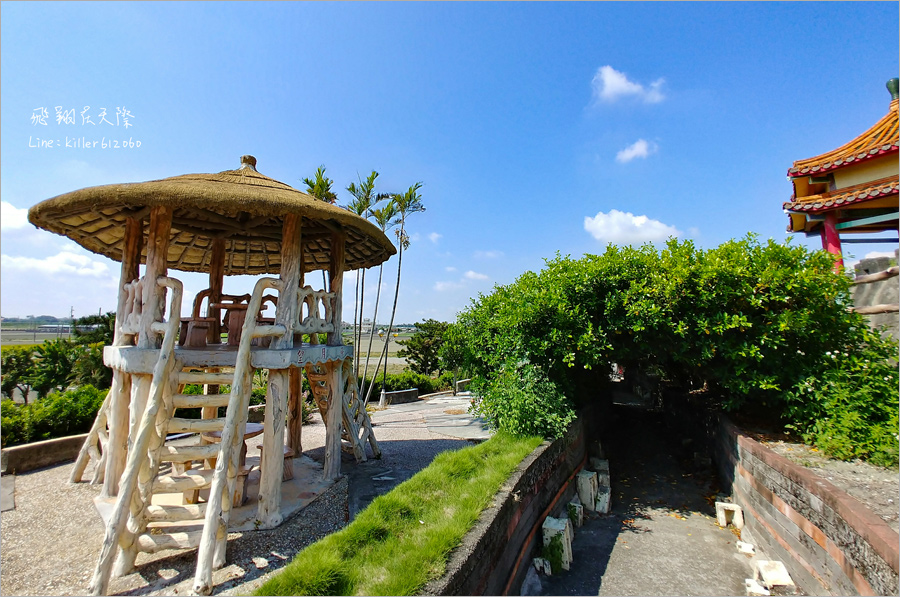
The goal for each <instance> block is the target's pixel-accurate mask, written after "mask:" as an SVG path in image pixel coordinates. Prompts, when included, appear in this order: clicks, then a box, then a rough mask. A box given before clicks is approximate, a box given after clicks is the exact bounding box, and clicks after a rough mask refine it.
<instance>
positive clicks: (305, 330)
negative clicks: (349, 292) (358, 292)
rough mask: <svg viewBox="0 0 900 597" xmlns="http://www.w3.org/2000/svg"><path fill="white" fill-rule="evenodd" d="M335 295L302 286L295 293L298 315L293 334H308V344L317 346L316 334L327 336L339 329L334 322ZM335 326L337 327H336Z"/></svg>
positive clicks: (338, 324)
mask: <svg viewBox="0 0 900 597" xmlns="http://www.w3.org/2000/svg"><path fill="white" fill-rule="evenodd" d="M335 296H336V295H335V293H333V292H325V291H324V290H313V289H312V287H310V286H304V287H303V288H300V289H299V290H298V291H297V299H298V300H297V303H298V313H297V319H296V320H295V322H294V332H295V333H298V334H309V342H310V344H318V343H319V339H318V338H317V336H316V334H329V333H332V332H334V331H336V330H337V329H339V327H340V322H335V321H334V300H335ZM336 326H337V327H336Z"/></svg>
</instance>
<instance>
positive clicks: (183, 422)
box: [167, 417, 225, 433]
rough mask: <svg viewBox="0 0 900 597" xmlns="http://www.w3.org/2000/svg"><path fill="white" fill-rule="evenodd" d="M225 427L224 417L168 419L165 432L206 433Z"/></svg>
mask: <svg viewBox="0 0 900 597" xmlns="http://www.w3.org/2000/svg"><path fill="white" fill-rule="evenodd" d="M224 428H225V419H182V418H181V417H172V418H171V419H169V427H168V430H167V433H207V432H210V431H221V430H222V429H224Z"/></svg>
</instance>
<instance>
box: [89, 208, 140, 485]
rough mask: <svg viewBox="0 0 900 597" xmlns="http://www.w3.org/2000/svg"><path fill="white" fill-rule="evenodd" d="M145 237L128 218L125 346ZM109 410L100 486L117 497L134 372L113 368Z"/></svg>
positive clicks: (118, 342) (121, 314) (119, 338)
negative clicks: (129, 287) (129, 289)
mask: <svg viewBox="0 0 900 597" xmlns="http://www.w3.org/2000/svg"><path fill="white" fill-rule="evenodd" d="M143 240H144V230H143V226H142V224H141V222H140V220H137V219H135V218H128V219H126V220H125V238H124V241H123V244H122V267H121V270H120V272H119V297H118V298H119V302H118V305H117V307H116V322H117V325H116V328H115V337H114V338H113V346H125V345H126V344H128V343H130V341H131V337H130V336H128V337H126V335H125V334H122V333H121V332H120V331H119V325H121V323H122V321H123V320H124V318H125V310H126V306H127V300H126V299H127V297H126V295H125V292H124V291H123V290H122V288H123V287H124V286H125V285H126V284H128V283H130V282H133V281H134V280H136V279H137V278H138V276H139V275H140V268H141V245H142V244H143ZM111 391H112V395H111V396H110V404H109V414H108V415H107V425H108V426H109V440H108V441H107V443H106V470H105V471H104V477H103V488H102V489H101V490H100V497H101V498H108V497H114V496H116V495H118V493H119V477H121V476H122V471H124V470H125V460H126V458H127V446H128V405H129V403H130V402H131V376H130V375H128V374H127V373H125V372H124V371H120V370H118V369H113V379H112V386H111Z"/></svg>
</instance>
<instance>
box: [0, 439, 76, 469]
mask: <svg viewBox="0 0 900 597" xmlns="http://www.w3.org/2000/svg"><path fill="white" fill-rule="evenodd" d="M87 436H88V434H87V433H82V434H81V435H70V436H68V437H57V438H56V439H48V440H44V441H41V442H33V443H30V444H22V445H21V446H12V447H9V448H3V450H2V452H0V471H2V472H4V473H24V472H27V471H32V470H34V469H38V468H42V467H45V466H50V465H51V464H59V463H60V462H66V461H67V460H75V459H76V458H77V457H78V452H79V451H81V446H82V445H84V440H85V439H86V438H87Z"/></svg>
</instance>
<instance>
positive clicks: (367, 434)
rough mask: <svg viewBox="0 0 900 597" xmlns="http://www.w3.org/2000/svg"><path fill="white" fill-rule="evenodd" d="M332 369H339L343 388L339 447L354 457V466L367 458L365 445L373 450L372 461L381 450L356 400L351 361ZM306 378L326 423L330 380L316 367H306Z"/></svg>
mask: <svg viewBox="0 0 900 597" xmlns="http://www.w3.org/2000/svg"><path fill="white" fill-rule="evenodd" d="M334 366H338V367H342V375H341V379H342V380H343V383H342V385H343V388H341V392H340V395H341V396H342V397H343V400H342V403H343V404H342V409H343V410H342V414H341V422H342V426H341V439H342V440H343V441H344V442H347V443H346V444H342V448H344V449H346V450H347V451H350V452H352V453H353V455H354V457H355V458H356V461H357V462H365V461H366V460H367V458H366V442H367V441H368V443H369V445H370V446H371V448H372V455H373V456H374V457H375V458H381V448H379V447H378V441H377V440H376V439H375V434H374V433H373V431H372V421H371V419H369V413H368V412H366V409H365V407H364V405H363V403H362V400H360V399H359V391H358V389H357V384H356V374H355V373H354V372H353V366H352V363H351V361H349V360H348V361H345V362H344V363H342V364H340V363H339V364H336V365H334ZM306 378H307V380H308V381H309V388H310V392H311V393H312V395H313V400H314V401H315V403H316V406H317V407H318V409H319V413H320V414H321V415H322V420H323V421H326V420H328V407H329V405H328V395H329V390H330V388H329V387H328V383H329V382H328V379H329V376H328V374H327V373H325V372H323V371H322V368H321V367H316V366H315V365H307V366H306Z"/></svg>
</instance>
